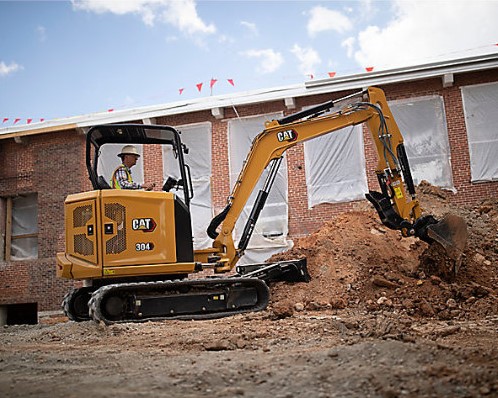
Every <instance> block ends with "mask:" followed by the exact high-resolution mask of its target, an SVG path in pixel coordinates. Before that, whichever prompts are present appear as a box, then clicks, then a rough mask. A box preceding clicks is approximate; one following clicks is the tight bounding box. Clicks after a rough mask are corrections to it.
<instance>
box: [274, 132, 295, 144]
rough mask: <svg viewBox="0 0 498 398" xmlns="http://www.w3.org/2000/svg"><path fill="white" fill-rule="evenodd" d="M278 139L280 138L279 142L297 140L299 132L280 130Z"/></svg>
mask: <svg viewBox="0 0 498 398" xmlns="http://www.w3.org/2000/svg"><path fill="white" fill-rule="evenodd" d="M277 139H278V142H283V141H290V142H292V141H296V140H297V132H296V131H295V130H285V131H279V132H278V133H277Z"/></svg>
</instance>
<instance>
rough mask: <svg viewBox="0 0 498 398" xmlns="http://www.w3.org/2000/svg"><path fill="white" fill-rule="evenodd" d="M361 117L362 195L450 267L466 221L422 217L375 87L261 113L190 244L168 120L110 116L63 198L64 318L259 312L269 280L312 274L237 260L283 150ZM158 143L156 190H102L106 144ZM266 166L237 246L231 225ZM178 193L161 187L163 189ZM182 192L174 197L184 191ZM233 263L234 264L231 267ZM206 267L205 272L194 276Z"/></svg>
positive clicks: (92, 133) (182, 170)
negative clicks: (371, 146)
mask: <svg viewBox="0 0 498 398" xmlns="http://www.w3.org/2000/svg"><path fill="white" fill-rule="evenodd" d="M362 123H365V124H366V125H367V127H368V130H369V131H370V133H371V138H372V139H373V141H374V143H375V147H376V150H377V155H378V164H377V168H376V170H375V173H376V175H377V179H378V182H379V185H380V192H375V191H370V192H369V193H368V194H366V197H367V199H368V200H369V201H370V202H371V203H372V204H373V206H374V207H375V209H376V211H377V213H378V215H379V217H380V219H381V221H382V223H383V224H384V225H386V226H387V227H389V228H391V229H394V230H399V231H400V232H401V234H402V236H404V237H409V236H415V237H418V238H420V239H421V240H423V241H425V242H427V243H429V244H430V245H439V246H440V247H441V248H443V250H444V252H445V254H446V255H447V257H448V258H449V259H451V261H452V263H453V264H455V268H456V267H457V265H458V264H459V262H460V261H461V256H462V253H463V250H464V247H465V244H466V239H467V232H466V225H465V222H464V220H463V219H461V218H460V217H457V216H455V215H448V216H446V217H444V218H443V219H441V220H437V219H436V218H435V217H433V216H432V215H422V209H421V206H420V204H419V201H418V200H417V198H416V192H415V186H414V183H413V179H412V176H411V172H410V167H409V164H408V158H407V155H406V152H405V148H404V145H403V137H402V135H401V133H400V131H399V129H398V126H397V125H396V122H395V120H394V117H393V115H392V113H391V111H390V109H389V107H388V104H387V100H386V97H385V95H384V92H383V91H382V90H381V89H379V88H375V87H370V88H368V89H366V90H363V91H361V92H358V93H355V94H352V95H349V96H347V97H344V98H340V99H338V100H333V101H328V102H326V103H323V104H321V105H318V106H314V107H312V108H310V109H306V110H303V111H301V112H297V113H295V114H292V115H289V116H285V117H283V118H281V119H279V120H272V121H269V122H266V125H265V129H264V130H263V131H262V132H261V133H260V134H259V135H258V136H256V138H255V139H254V141H253V143H252V146H251V149H250V151H249V153H248V155H247V158H246V160H245V162H244V165H243V167H242V170H241V171H240V174H239V176H238V178H237V181H236V182H235V185H234V187H233V189H232V192H231V193H230V195H229V197H228V199H227V205H226V207H225V208H224V210H223V211H222V212H221V213H219V214H218V215H216V216H215V217H214V218H213V219H212V221H211V223H210V224H209V226H208V227H207V234H208V235H209V237H210V238H212V239H213V242H212V246H211V247H208V248H205V249H200V250H194V248H193V242H192V240H193V238H192V221H194V222H195V220H191V213H190V201H191V199H192V198H193V190H192V182H191V177H190V169H189V166H188V165H187V164H186V163H185V159H184V154H186V153H188V148H187V147H186V146H185V144H183V143H182V141H181V137H180V133H179V132H178V131H177V130H176V129H175V128H173V127H170V126H159V125H142V124H113V125H99V126H94V127H92V128H91V129H90V130H89V131H88V133H87V137H86V166H87V170H88V174H89V178H90V181H91V183H92V186H93V190H91V191H88V192H83V193H78V194H72V195H69V196H68V197H67V198H66V201H65V229H66V251H65V252H63V253H57V265H56V267H57V275H58V277H62V278H67V279H73V280H81V281H83V283H82V286H81V287H79V288H77V289H73V290H71V291H70V292H69V293H68V294H67V295H66V297H65V298H64V301H63V309H64V312H65V314H66V315H67V316H68V317H69V319H71V320H74V321H85V320H90V319H93V320H95V321H102V322H104V323H106V324H112V323H117V322H143V321H147V320H163V319H210V318H220V317H224V316H230V315H234V314H239V313H244V312H252V311H260V310H263V309H264V308H266V306H267V304H268V302H269V289H268V284H269V283H270V282H272V281H282V280H284V281H293V282H302V281H305V282H306V281H309V274H308V271H307V268H306V259H296V260H295V261H292V260H290V261H284V262H277V263H265V264H252V265H249V266H237V267H236V264H237V262H238V260H239V259H240V258H241V256H242V255H243V254H244V251H245V250H246V248H247V245H248V243H249V240H250V238H251V234H252V232H253V230H254V227H255V225H256V222H257V220H258V216H259V214H260V213H261V210H262V209H263V207H264V205H265V202H266V199H267V197H268V194H269V192H270V189H271V186H272V183H273V181H274V180H275V177H276V174H277V171H278V168H279V165H280V163H281V162H282V156H283V154H284V152H285V151H286V150H287V149H289V148H291V147H293V146H295V145H297V144H299V143H301V142H304V141H306V140H310V139H313V138H316V137H319V136H322V135H325V134H329V133H334V132H336V131H337V130H340V129H342V128H344V127H347V126H353V125H358V124H362ZM109 143H114V144H143V145H148V144H159V145H166V146H168V147H171V149H172V151H173V153H174V155H175V158H176V161H177V162H178V168H179V174H180V176H181V177H180V178H179V179H178V180H177V179H175V178H173V177H170V178H168V179H167V181H166V182H165V184H164V186H163V189H162V191H143V190H120V189H110V187H109V185H108V184H107V183H106V181H105V180H104V179H103V178H102V177H101V176H99V175H98V168H97V163H98V159H99V155H100V149H101V147H102V146H103V145H104V144H109ZM265 169H267V170H268V173H267V178H266V180H265V184H264V186H263V188H262V189H261V190H260V191H259V192H258V195H257V197H256V200H255V202H254V205H253V207H252V210H251V213H250V216H249V218H248V220H247V222H246V224H245V228H244V229H243V233H242V235H241V237H240V239H239V241H238V244H237V246H236V244H235V242H234V238H233V231H234V228H235V223H236V221H237V220H238V218H239V216H240V214H241V212H242V209H243V207H244V206H245V205H246V202H247V200H248V198H249V197H250V195H251V193H252V191H253V190H254V189H255V187H256V184H257V182H258V180H259V179H260V177H261V175H262V174H263V172H264V171H265ZM173 187H174V188H175V192H176V193H173V192H170V191H171V190H172V188H173ZM182 191H183V195H181V192H182ZM234 268H235V271H237V272H236V273H234V272H230V274H227V273H228V272H229V271H233V270H234ZM204 270H213V271H214V272H212V275H211V276H210V277H199V278H195V274H196V273H198V272H200V271H204Z"/></svg>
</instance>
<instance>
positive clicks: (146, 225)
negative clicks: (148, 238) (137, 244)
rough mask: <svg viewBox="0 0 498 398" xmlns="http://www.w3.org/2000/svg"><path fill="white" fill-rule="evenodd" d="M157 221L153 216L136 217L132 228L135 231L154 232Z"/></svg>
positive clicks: (132, 222)
mask: <svg viewBox="0 0 498 398" xmlns="http://www.w3.org/2000/svg"><path fill="white" fill-rule="evenodd" d="M156 225H157V224H156V222H155V221H154V220H153V219H152V218H134V219H133V220H132V221H131V228H132V229H133V230H134V231H143V232H152V231H154V230H155V229H156Z"/></svg>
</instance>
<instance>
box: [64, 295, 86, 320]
mask: <svg viewBox="0 0 498 398" xmlns="http://www.w3.org/2000/svg"><path fill="white" fill-rule="evenodd" d="M79 290H80V289H73V290H71V291H69V292H68V293H66V295H65V296H64V299H63V300H62V304H61V307H62V311H63V312H64V315H65V316H67V317H68V319H69V320H71V321H74V322H83V321H89V320H90V319H91V317H90V315H88V316H86V317H85V316H83V317H82V316H78V315H76V314H74V313H73V311H72V309H71V301H72V300H73V299H74V296H75V295H76V294H79Z"/></svg>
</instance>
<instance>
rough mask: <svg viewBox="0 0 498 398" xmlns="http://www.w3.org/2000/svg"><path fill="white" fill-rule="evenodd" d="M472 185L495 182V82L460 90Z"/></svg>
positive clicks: (497, 129) (497, 122) (497, 91)
mask: <svg viewBox="0 0 498 398" xmlns="http://www.w3.org/2000/svg"><path fill="white" fill-rule="evenodd" d="M462 96H463V110H464V114H465V124H466V127H467V138H468V142H469V152H470V173H471V179H472V182H477V181H496V180H498V161H497V160H496V159H497V158H498V112H497V109H498V83H491V84H479V85H475V86H467V87H462Z"/></svg>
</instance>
